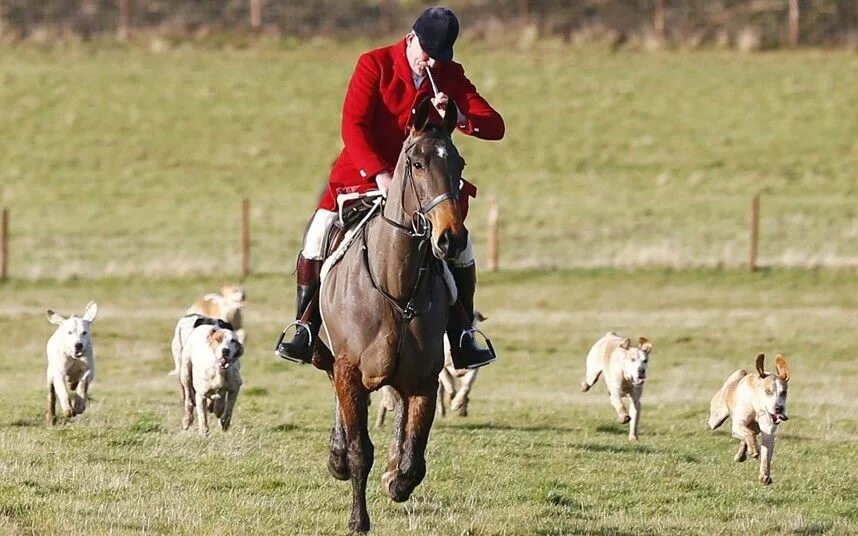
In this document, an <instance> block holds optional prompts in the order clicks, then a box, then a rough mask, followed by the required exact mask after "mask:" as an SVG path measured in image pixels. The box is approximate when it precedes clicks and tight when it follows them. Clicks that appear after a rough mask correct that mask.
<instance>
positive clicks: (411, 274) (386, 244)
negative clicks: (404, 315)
mask: <svg viewBox="0 0 858 536" xmlns="http://www.w3.org/2000/svg"><path fill="white" fill-rule="evenodd" d="M366 242H367V244H366V246H367V254H368V255H367V257H368V262H369V267H370V270H371V271H372V276H373V279H374V280H375V282H376V284H377V285H379V286H381V287H382V288H383V289H384V290H385V292H387V293H388V294H390V295H391V296H393V297H394V298H398V299H404V298H406V297H407V294H408V293H410V292H411V287H412V286H413V285H414V281H415V278H416V277H417V270H418V269H419V268H420V265H421V264H422V262H423V257H424V255H423V253H422V250H420V249H419V248H418V244H419V242H418V241H417V240H415V239H413V238H411V237H410V236H409V235H408V234H407V232H405V231H404V230H402V229H399V228H398V227H395V226H393V225H391V224H390V223H389V222H386V221H384V219H383V218H375V219H373V220H372V221H371V222H370V225H368V226H367V229H366ZM426 247H428V244H427V245H426Z"/></svg>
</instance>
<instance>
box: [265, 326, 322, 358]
mask: <svg viewBox="0 0 858 536" xmlns="http://www.w3.org/2000/svg"><path fill="white" fill-rule="evenodd" d="M292 326H295V334H297V333H298V328H304V329H305V330H307V336H308V337H310V342H309V345H310V359H311V361H312V355H313V331H312V330H311V329H310V325H309V324H307V323H306V322H301V321H300V320H296V321H294V322H292V323H291V324H289V325H287V326H286V327H285V328H283V331H281V332H280V337H279V338H278V339H277V342H276V343H275V344H274V355H276V356H277V357H279V358H280V359H285V360H286V361H291V362H293V363H299V364H301V365H307V364H309V363H310V362H311V361H304V360H303V359H301V358H300V357H293V356H291V355H289V354H287V353H286V352H283V353H281V352H280V346H281V345H282V344H283V339H285V338H286V332H287V331H289V328H291V327H292Z"/></svg>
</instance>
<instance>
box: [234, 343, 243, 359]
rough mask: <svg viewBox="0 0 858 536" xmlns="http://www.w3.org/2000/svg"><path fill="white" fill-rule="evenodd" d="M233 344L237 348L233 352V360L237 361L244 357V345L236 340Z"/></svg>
mask: <svg viewBox="0 0 858 536" xmlns="http://www.w3.org/2000/svg"><path fill="white" fill-rule="evenodd" d="M235 344H236V346H238V349H237V350H236V351H235V358H236V359H238V358H239V357H241V356H243V355H244V345H243V344H241V343H240V342H238V340H236V341H235Z"/></svg>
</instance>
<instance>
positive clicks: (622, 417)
mask: <svg viewBox="0 0 858 536" xmlns="http://www.w3.org/2000/svg"><path fill="white" fill-rule="evenodd" d="M617 419H618V420H619V421H620V422H621V423H622V424H626V423H628V422H629V421H631V420H632V418H631V417H629V416H628V415H620V416H619V417H617Z"/></svg>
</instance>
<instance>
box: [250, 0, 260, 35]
mask: <svg viewBox="0 0 858 536" xmlns="http://www.w3.org/2000/svg"><path fill="white" fill-rule="evenodd" d="M260 26H262V0H250V27H251V28H253V29H254V30H257V29H259V27H260Z"/></svg>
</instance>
